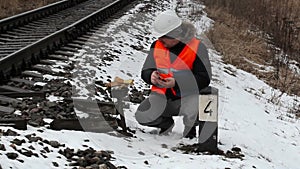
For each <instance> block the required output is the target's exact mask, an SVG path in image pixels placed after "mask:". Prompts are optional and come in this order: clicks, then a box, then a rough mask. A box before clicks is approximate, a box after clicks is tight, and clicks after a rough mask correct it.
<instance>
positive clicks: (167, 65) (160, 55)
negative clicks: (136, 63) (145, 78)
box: [151, 38, 200, 95]
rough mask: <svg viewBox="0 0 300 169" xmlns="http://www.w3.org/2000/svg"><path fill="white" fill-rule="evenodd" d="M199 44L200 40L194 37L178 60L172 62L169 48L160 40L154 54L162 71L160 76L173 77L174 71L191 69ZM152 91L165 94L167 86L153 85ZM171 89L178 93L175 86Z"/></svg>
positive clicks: (157, 66)
mask: <svg viewBox="0 0 300 169" xmlns="http://www.w3.org/2000/svg"><path fill="white" fill-rule="evenodd" d="M199 44H200V40H198V39H196V38H193V39H192V40H191V41H190V42H189V43H188V44H186V45H185V47H184V48H183V50H182V51H181V52H180V54H179V55H178V56H177V58H176V60H175V61H174V62H173V63H171V61H170V51H169V49H167V48H166V47H165V46H164V45H163V43H162V42H160V41H159V40H158V41H157V42H156V43H155V46H154V52H153V56H154V60H155V63H156V68H157V70H158V72H160V76H161V77H162V78H168V77H173V72H176V71H180V70H191V69H192V68H193V63H194V61H195V59H196V56H197V51H198V47H199ZM151 91H154V92H157V93H159V94H165V93H166V91H167V88H160V87H158V86H155V85H152V88H151ZM171 91H172V93H173V94H174V95H177V93H176V91H175V90H174V89H173V88H171Z"/></svg>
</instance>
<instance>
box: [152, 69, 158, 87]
mask: <svg viewBox="0 0 300 169" xmlns="http://www.w3.org/2000/svg"><path fill="white" fill-rule="evenodd" d="M158 80H159V73H158V72H157V71H153V72H152V74H151V83H152V84H158Z"/></svg>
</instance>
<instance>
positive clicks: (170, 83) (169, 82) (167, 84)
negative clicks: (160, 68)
mask: <svg viewBox="0 0 300 169" xmlns="http://www.w3.org/2000/svg"><path fill="white" fill-rule="evenodd" d="M157 83H158V84H159V85H160V86H162V87H164V88H172V87H174V86H175V79H174V78H173V77H168V78H165V79H164V80H161V79H158V80H157Z"/></svg>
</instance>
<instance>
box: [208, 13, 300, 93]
mask: <svg viewBox="0 0 300 169" xmlns="http://www.w3.org/2000/svg"><path fill="white" fill-rule="evenodd" d="M207 12H208V14H209V16H210V17H211V18H213V20H215V21H216V22H215V24H214V27H213V28H212V29H210V30H209V32H207V36H208V38H209V39H210V40H211V41H212V43H213V44H214V46H215V48H216V50H217V51H219V52H220V53H221V54H222V55H223V59H224V61H225V62H226V63H230V64H232V65H235V66H236V67H238V68H240V69H242V70H245V71H247V72H250V73H253V74H255V75H256V76H257V77H258V78H260V79H262V80H264V81H265V82H266V83H267V84H269V85H270V86H272V87H274V88H276V89H280V90H281V91H282V92H286V93H288V94H295V95H298V96H300V77H299V75H297V74H295V73H294V72H293V71H292V70H290V69H289V68H287V66H286V65H284V64H282V63H280V65H277V64H278V63H277V62H276V60H274V54H273V53H272V52H271V51H272V50H271V48H272V47H271V46H270V45H268V41H267V40H266V39H264V38H263V37H262V36H261V33H260V32H254V31H250V30H253V29H252V25H251V24H250V23H248V22H247V21H245V20H242V19H238V18H237V17H235V16H233V15H231V14H229V13H227V12H226V11H225V10H222V9H221V8H218V9H217V8H209V9H207ZM270 66H272V67H273V70H265V68H266V67H270Z"/></svg>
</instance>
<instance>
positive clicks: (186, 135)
mask: <svg viewBox="0 0 300 169" xmlns="http://www.w3.org/2000/svg"><path fill="white" fill-rule="evenodd" d="M188 130H189V131H188ZM183 134H184V135H183V136H184V138H189V139H193V138H195V137H196V126H193V127H192V128H190V127H185V129H184V132H183Z"/></svg>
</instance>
